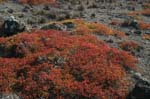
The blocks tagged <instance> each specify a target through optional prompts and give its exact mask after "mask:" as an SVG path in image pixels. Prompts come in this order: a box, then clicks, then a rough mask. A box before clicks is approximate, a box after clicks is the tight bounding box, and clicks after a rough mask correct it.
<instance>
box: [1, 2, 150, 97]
mask: <svg viewBox="0 0 150 99" xmlns="http://www.w3.org/2000/svg"><path fill="white" fill-rule="evenodd" d="M104 1H105V0H104ZM145 9H146V10H147V9H150V2H149V1H146V0H145V1H144V0H113V1H112V2H111V0H110V1H108V2H107V1H106V2H103V0H56V3H55V4H38V5H30V4H21V3H18V2H17V0H8V1H6V2H1V3H0V36H1V37H11V36H13V35H16V34H18V33H19V34H21V33H22V32H29V33H31V32H32V31H35V30H40V29H43V30H47V29H55V30H60V31H68V32H71V31H73V30H74V29H76V26H77V25H78V22H75V23H74V22H72V21H69V22H70V23H67V24H64V23H63V21H66V20H72V19H82V20H84V21H85V22H88V23H100V24H105V25H106V26H108V27H109V28H112V29H114V30H117V31H121V32H122V33H124V35H123V36H118V34H113V35H102V34H98V33H95V34H93V35H94V36H96V38H98V39H100V40H102V41H103V42H105V43H107V44H108V45H110V46H111V47H112V48H117V49H120V50H124V51H127V52H129V53H130V54H132V55H133V56H135V57H136V58H137V60H138V64H137V67H138V68H137V70H135V71H134V70H133V71H132V70H129V71H127V72H128V74H129V75H130V76H131V78H130V79H131V80H132V82H133V84H132V87H131V88H130V93H129V95H128V97H127V99H150V10H147V12H142V11H146V10H145ZM145 13H146V14H145ZM143 24H144V25H143ZM0 48H1V47H0ZM1 50H2V49H1ZM0 56H1V57H7V56H8V55H7V53H6V54H4V52H3V51H2V52H0ZM0 86H1V85H0ZM0 98H1V99H19V97H18V96H17V95H14V94H13V93H12V95H7V94H5V95H4V94H2V95H1V97H0ZM29 99H30V98H29ZM40 99H43V98H40ZM54 99H55V98H54ZM60 99H61V98H60ZM73 99H74V98H73ZM75 99H80V98H75ZM85 99H86V98H85ZM93 99H94V98H93ZM95 99H99V98H95ZM109 99H113V98H109ZM116 99H120V98H116Z"/></svg>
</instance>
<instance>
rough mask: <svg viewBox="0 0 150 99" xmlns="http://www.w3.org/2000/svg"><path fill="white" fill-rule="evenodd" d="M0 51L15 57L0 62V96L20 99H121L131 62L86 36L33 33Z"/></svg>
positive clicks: (9, 40)
mask: <svg viewBox="0 0 150 99" xmlns="http://www.w3.org/2000/svg"><path fill="white" fill-rule="evenodd" d="M85 26H86V25H85ZM96 26H97V25H96ZM90 28H95V27H90ZM107 31H108V30H107ZM104 32H105V31H104ZM0 46H1V48H3V50H1V52H2V53H5V51H7V52H9V51H10V50H8V49H11V48H14V49H13V51H12V52H9V53H10V54H12V53H14V52H15V54H16V55H15V56H12V57H11V58H8V57H6V56H7V55H6V56H5V57H1V58H0V68H1V69H0V78H1V79H0V89H1V92H2V93H9V92H15V93H17V94H18V95H19V96H20V97H23V98H24V99H38V98H46V99H48V98H49V99H77V98H78V99H95V98H98V99H99V98H100V99H109V98H113V99H124V98H125V97H126V95H127V93H128V88H129V81H128V80H127V77H128V76H127V73H126V71H125V70H126V69H127V68H128V69H134V68H135V65H136V62H137V60H136V59H135V58H134V57H133V56H131V55H130V54H129V53H127V52H125V51H121V50H118V49H115V48H111V47H109V46H108V45H107V44H105V43H104V42H102V41H99V40H98V39H97V38H96V37H95V36H92V35H91V34H84V35H82V36H81V35H70V34H69V33H66V32H60V31H54V30H47V31H35V32H33V33H22V34H18V35H15V36H12V37H8V38H1V39H0ZM32 48H35V49H32ZM20 55H21V57H20Z"/></svg>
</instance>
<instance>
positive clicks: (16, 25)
mask: <svg viewBox="0 0 150 99" xmlns="http://www.w3.org/2000/svg"><path fill="white" fill-rule="evenodd" d="M23 31H25V25H24V24H23V23H21V22H19V21H18V20H16V19H15V18H14V17H11V18H9V19H6V20H4V22H3V24H2V25H1V27H0V36H12V35H15V34H17V33H19V32H23Z"/></svg>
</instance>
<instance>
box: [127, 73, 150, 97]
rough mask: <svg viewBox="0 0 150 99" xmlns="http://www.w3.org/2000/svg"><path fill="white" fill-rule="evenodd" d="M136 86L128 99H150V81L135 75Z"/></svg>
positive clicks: (137, 74) (138, 74)
mask: <svg viewBox="0 0 150 99" xmlns="http://www.w3.org/2000/svg"><path fill="white" fill-rule="evenodd" d="M134 78H135V79H136V84H135V86H134V88H133V90H132V91H131V92H130V94H129V96H128V97H127V99H150V81H149V80H147V79H146V78H144V77H142V75H141V74H140V73H135V75H134Z"/></svg>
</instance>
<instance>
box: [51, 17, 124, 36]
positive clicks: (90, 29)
mask: <svg viewBox="0 0 150 99" xmlns="http://www.w3.org/2000/svg"><path fill="white" fill-rule="evenodd" d="M54 23H55V24H59V25H60V24H62V25H63V24H65V23H72V24H74V26H75V27H74V28H73V29H72V32H73V33H74V34H80V35H84V34H98V35H106V36H108V35H112V36H118V37H125V33H124V32H122V31H119V30H115V29H112V28H110V27H108V26H107V25H105V24H101V23H94V22H86V21H84V20H82V19H73V20H65V21H61V22H51V23H49V24H54Z"/></svg>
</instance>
